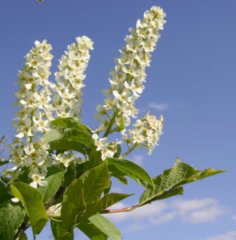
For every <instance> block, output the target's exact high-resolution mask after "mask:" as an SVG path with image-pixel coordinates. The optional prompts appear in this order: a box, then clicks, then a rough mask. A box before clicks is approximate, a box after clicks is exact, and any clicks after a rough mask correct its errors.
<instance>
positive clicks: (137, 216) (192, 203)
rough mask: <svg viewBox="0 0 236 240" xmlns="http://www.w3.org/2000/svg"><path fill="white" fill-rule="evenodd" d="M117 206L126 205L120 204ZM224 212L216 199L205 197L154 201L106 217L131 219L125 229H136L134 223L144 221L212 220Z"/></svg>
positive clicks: (163, 222)
mask: <svg viewBox="0 0 236 240" xmlns="http://www.w3.org/2000/svg"><path fill="white" fill-rule="evenodd" d="M119 204H120V203H119ZM116 207H117V206H116ZM119 207H120V208H123V207H126V206H125V204H120V205H119ZM225 213H226V210H225V208H224V207H222V206H221V205H220V203H219V202H218V201H217V200H216V199H211V198H205V199H193V200H175V201H168V202H167V201H162V202H154V203H152V204H148V205H146V206H144V207H141V208H138V209H136V210H134V211H131V212H128V213H127V212H124V213H116V214H109V216H108V217H109V219H110V220H111V221H115V222H117V221H125V220H131V219H132V222H133V223H132V227H131V226H130V228H129V227H127V229H129V230H132V229H136V228H137V229H138V226H135V224H138V225H140V224H141V223H142V224H143V226H145V224H146V223H149V224H150V223H151V224H153V225H159V224H165V223H168V222H170V221H173V220H176V219H180V220H182V221H183V222H186V223H187V224H199V223H207V222H214V221H217V220H218V219H219V217H220V216H222V215H223V214H225ZM140 230H141V229H140Z"/></svg>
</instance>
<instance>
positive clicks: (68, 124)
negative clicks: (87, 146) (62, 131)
mask: <svg viewBox="0 0 236 240" xmlns="http://www.w3.org/2000/svg"><path fill="white" fill-rule="evenodd" d="M51 126H57V127H63V128H76V129H78V130H80V131H84V132H88V133H90V134H92V131H91V130H90V129H89V128H88V127H87V126H86V125H84V124H82V123H79V122H78V120H76V119H75V118H73V117H69V118H57V119H56V120H53V121H52V122H51Z"/></svg>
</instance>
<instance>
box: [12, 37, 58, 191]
mask: <svg viewBox="0 0 236 240" xmlns="http://www.w3.org/2000/svg"><path fill="white" fill-rule="evenodd" d="M51 49H52V47H51V45H50V44H47V41H46V40H43V42H42V43H40V42H39V41H35V48H32V49H31V51H30V52H29V53H28V54H27V55H26V57H25V58H26V61H25V64H24V68H23V70H22V71H20V72H19V74H18V78H19V82H18V83H17V84H19V86H20V90H19V92H17V93H16V94H15V96H16V97H17V99H18V101H17V102H16V103H15V104H14V106H16V107H20V109H19V111H17V112H16V113H15V114H16V116H17V117H16V118H15V119H14V121H13V123H12V125H13V127H15V128H16V132H17V134H16V135H15V137H16V139H15V140H14V142H13V143H12V144H11V145H10V147H11V148H10V159H9V161H10V162H11V163H13V164H14V166H13V168H12V170H15V169H16V168H17V167H19V169H18V172H19V171H20V170H21V168H22V167H30V172H29V176H30V177H31V178H32V180H33V182H32V183H31V185H32V186H34V187H36V186H37V185H38V184H39V185H44V182H43V181H41V179H43V178H44V175H45V172H46V166H47V165H48V164H50V163H49V162H48V161H49V159H48V151H47V146H45V145H42V144H41V142H42V139H41V138H40V137H38V139H37V140H36V141H35V139H34V136H35V135H36V134H40V133H46V132H48V131H49V130H50V127H49V126H50V123H49V120H48V119H47V118H46V117H45V116H46V115H51V111H52V107H51V105H50V101H51V97H50V96H51V94H52V93H51V91H50V86H51V83H50V82H49V80H48V79H49V76H50V74H51V73H50V71H49V69H50V67H51V60H52V58H53V56H52V55H51V54H50V50H51ZM16 174H17V173H16Z"/></svg>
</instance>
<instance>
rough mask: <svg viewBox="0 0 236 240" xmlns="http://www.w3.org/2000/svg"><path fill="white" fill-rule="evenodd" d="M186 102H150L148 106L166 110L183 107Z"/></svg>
mask: <svg viewBox="0 0 236 240" xmlns="http://www.w3.org/2000/svg"><path fill="white" fill-rule="evenodd" d="M183 107H184V104H183V103H155V102H152V103H149V104H148V108H151V109H155V110H157V111H159V112H160V111H166V110H170V109H171V110H172V109H179V108H183Z"/></svg>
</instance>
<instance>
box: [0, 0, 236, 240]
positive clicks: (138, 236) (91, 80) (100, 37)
mask: <svg viewBox="0 0 236 240" xmlns="http://www.w3.org/2000/svg"><path fill="white" fill-rule="evenodd" d="M153 5H158V6H160V7H162V8H164V11H165V12H166V14H167V18H166V20H167V23H166V24H165V26H164V31H162V32H161V35H162V37H161V38H160V40H159V42H158V45H157V49H156V51H155V52H154V53H153V55H152V63H151V68H149V69H148V70H147V74H148V76H147V82H146V85H145V87H146V89H145V91H144V93H143V94H142V97H141V98H139V100H138V102H137V107H138V108H139V109H140V116H143V115H144V114H145V113H146V112H147V111H148V110H151V113H152V114H154V115H157V116H159V115H160V114H163V116H164V134H163V135H162V137H161V140H160V146H159V147H158V148H157V149H156V150H155V151H154V153H153V155H151V156H148V155H147V153H146V151H140V150H137V151H135V152H134V153H133V154H132V155H130V159H131V160H133V161H136V162H138V163H139V164H141V165H142V166H143V167H144V168H145V169H146V170H147V171H148V172H150V175H151V176H153V177H154V176H156V175H158V174H160V173H161V172H162V171H163V170H164V169H166V168H170V167H172V165H173V164H174V162H175V156H178V157H179V158H180V159H182V160H183V161H184V162H186V163H188V164H193V165H194V167H196V168H198V169H205V168H208V167H213V168H215V169H224V170H229V172H227V173H224V174H221V175H218V176H214V177H211V178H209V179H205V180H202V181H199V182H196V183H193V184H191V185H187V186H186V187H185V194H184V196H178V197H175V198H172V199H169V200H166V201H162V202H157V203H155V204H151V205H149V206H148V208H147V209H140V210H139V211H136V212H135V211H134V212H131V213H128V214H125V215H120V216H118V215H117V216H111V219H112V220H113V222H114V223H115V224H116V225H117V226H118V227H119V229H120V230H121V232H122V233H123V238H124V239H128V240H143V239H162V240H169V239H173V238H174V239H175V240H189V239H191V240H234V239H236V206H235V198H236V194H235V186H234V185H235V184H234V183H235V181H236V174H235V169H236V163H235V160H236V147H235V145H236V137H235V136H236V127H235V122H236V111H235V105H236V94H235V92H236V83H235V80H236V67H235V66H236V57H235V56H236V47H235V39H236V27H235V24H236V14H235V9H236V1H235V0H214V1H213V0H208V1H204V0H198V1H189V0H178V1H176V0H169V1H164V0H119V1H111V0H100V1H95V0H68V1H65V0H44V2H43V3H38V2H37V1H36V0H23V1H19V0H9V1H2V2H1V3H0V31H1V34H0V53H1V54H0V59H1V64H0V70H1V88H0V109H1V118H0V135H3V134H4V135H6V136H8V138H9V139H11V138H12V137H13V131H14V129H13V128H12V127H11V122H12V119H13V118H14V112H15V109H14V108H13V107H12V106H11V104H12V103H13V102H14V100H15V99H14V96H13V94H14V93H15V92H16V91H17V86H15V85H13V83H14V82H16V81H17V73H18V70H20V69H21V68H22V67H23V63H24V58H23V56H24V55H26V54H27V52H28V51H29V50H30V49H31V48H32V46H33V43H34V41H35V40H39V41H42V40H43V39H47V40H48V42H49V43H50V44H52V46H53V52H52V53H53V55H54V60H53V67H52V69H51V71H52V72H54V71H55V70H56V69H57V63H58V59H59V58H60V56H61V55H62V54H63V53H64V51H65V50H66V46H67V45H69V44H71V43H72V42H73V41H74V40H75V37H77V36H82V35H86V36H88V37H90V38H91V39H92V40H93V41H94V51H92V53H91V60H90V63H89V67H88V69H87V78H86V80H85V84H86V88H84V89H83V93H84V95H83V99H84V104H83V123H86V124H88V125H89V126H90V127H91V128H95V127H96V126H97V124H98V123H97V121H96V120H95V119H93V114H94V113H95V107H96V104H98V103H102V102H103V98H104V97H103V94H102V89H104V88H107V87H108V84H109V83H108V77H109V76H108V73H109V72H110V70H111V69H112V68H113V67H114V61H113V59H114V57H117V56H119V51H118V50H119V49H120V48H121V47H122V46H123V45H124V40H123V39H124V37H125V36H126V35H128V29H129V28H130V27H134V26H135V23H136V20H137V19H139V18H142V15H143V12H144V11H146V10H147V9H149V8H150V7H151V6H153ZM52 79H53V78H52ZM113 186H114V188H113V189H114V190H117V191H122V192H126V193H133V192H137V195H136V196H135V197H131V198H130V199H129V200H127V201H125V202H123V203H122V204H123V205H122V206H128V205H132V204H135V203H136V202H137V200H138V197H139V194H141V192H142V187H140V186H136V185H135V183H134V182H132V181H130V186H128V187H126V186H121V185H120V184H119V183H117V182H114V184H113ZM37 239H38V240H41V239H50V232H49V230H48V229H46V230H45V231H44V232H43V234H42V235H41V236H39V237H37ZM75 239H80V240H83V239H87V238H86V237H84V236H83V235H82V234H81V233H77V234H76V238H75Z"/></svg>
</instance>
